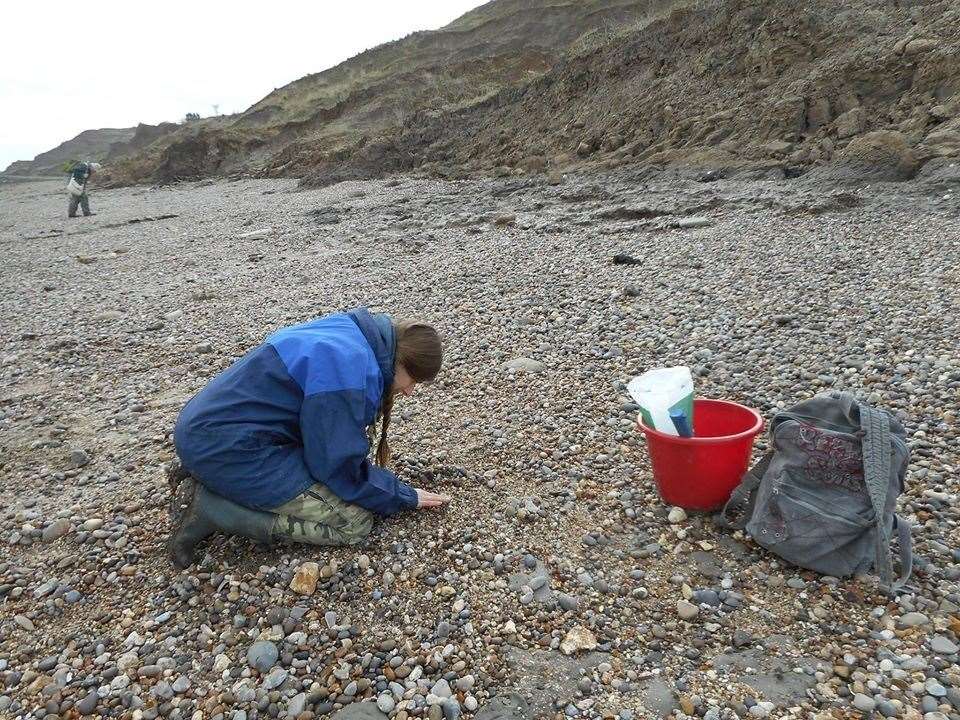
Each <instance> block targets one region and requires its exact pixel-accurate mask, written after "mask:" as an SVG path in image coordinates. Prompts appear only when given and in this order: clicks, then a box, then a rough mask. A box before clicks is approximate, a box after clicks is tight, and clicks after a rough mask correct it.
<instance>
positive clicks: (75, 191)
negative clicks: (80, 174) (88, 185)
mask: <svg viewBox="0 0 960 720" xmlns="http://www.w3.org/2000/svg"><path fill="white" fill-rule="evenodd" d="M67 192H69V193H70V194H71V195H76V196H78V197H79V196H80V195H83V192H84V187H83V185H81V184H80V183H78V182H77V179H76V178H75V177H73V176H71V177H70V182H68V183H67Z"/></svg>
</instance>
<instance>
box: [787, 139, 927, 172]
mask: <svg viewBox="0 0 960 720" xmlns="http://www.w3.org/2000/svg"><path fill="white" fill-rule="evenodd" d="M916 170H917V158H916V155H915V154H914V152H913V150H912V149H911V148H910V146H909V145H908V144H907V140H906V137H905V136H904V135H903V134H902V133H899V132H896V131H889V130H879V131H877V132H871V133H866V134H864V135H860V136H859V137H856V138H854V139H853V140H851V141H850V142H849V143H848V144H847V146H846V147H845V148H843V149H842V150H841V151H840V152H838V153H837V154H836V155H835V156H834V159H833V162H831V163H830V164H829V165H825V166H823V167H818V168H815V169H813V170H811V171H810V172H809V173H807V174H806V175H805V176H804V177H803V182H804V184H818V185H827V184H835V183H843V184H860V183H863V182H881V181H889V182H896V181H900V180H908V179H910V178H912V177H913V176H914V175H915V174H916Z"/></svg>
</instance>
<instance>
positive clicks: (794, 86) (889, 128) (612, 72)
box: [18, 0, 960, 185]
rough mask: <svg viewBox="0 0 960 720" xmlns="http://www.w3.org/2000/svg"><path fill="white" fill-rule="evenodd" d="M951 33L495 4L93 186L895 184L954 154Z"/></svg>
mask: <svg viewBox="0 0 960 720" xmlns="http://www.w3.org/2000/svg"><path fill="white" fill-rule="evenodd" d="M958 23H960V7H958V6H957V5H956V3H954V2H948V1H946V0H944V1H941V2H924V3H919V2H905V3H890V2H888V1H887V0H858V1H857V2H856V3H855V5H854V6H851V5H850V3H849V2H843V1H842V0H813V1H812V2H809V3H796V2H792V1H791V2H788V1H787V0H769V1H767V2H759V1H758V0H642V1H636V0H580V1H575V0H568V1H565V0H496V1H495V2H490V3H488V4H486V5H483V6H482V7H480V8H477V9H476V10H474V11H472V12H470V13H467V14H466V15H464V16H463V17H461V18H460V19H458V20H456V21H455V22H453V23H451V24H450V25H448V26H447V27H445V28H442V29H440V30H436V31H430V32H420V33H414V34H413V35H410V36H409V37H406V38H404V39H402V40H398V41H396V42H392V43H388V44H386V45H382V46H380V47H377V48H374V49H372V50H368V51H366V52H363V53H361V54H359V55H357V56H356V57H354V58H351V59H349V60H347V61H345V62H343V63H341V64H340V65H338V66H336V67H334V68H331V69H329V70H326V71H324V72H321V73H317V74H314V75H308V76H306V77H304V78H301V79H299V80H297V81H295V82H293V83H290V84H289V85H287V86H285V87H283V88H280V89H278V90H275V91H274V92H272V93H270V94H269V95H268V96H267V97H265V98H263V100H261V101H260V102H258V103H256V104H254V105H253V106H252V107H251V108H249V109H248V110H247V111H245V112H243V113H241V114H239V115H235V116H224V117H217V118H208V119H205V120H200V121H197V122H193V123H189V124H186V125H180V126H169V127H168V126H164V127H163V128H162V129H159V130H157V131H156V132H148V131H146V130H142V129H139V128H138V129H137V132H136V133H135V134H134V136H133V137H128V138H126V139H123V140H121V141H119V142H116V143H112V144H111V145H109V146H108V147H109V151H108V156H109V160H110V164H109V167H108V169H107V171H106V173H105V175H106V177H105V178H104V180H106V181H108V182H112V183H114V184H123V183H132V182H171V181H176V180H183V179H197V178H201V177H207V176H214V175H255V176H290V177H300V178H303V179H304V182H305V183H306V184H310V185H316V184H324V183H330V182H335V181H338V180H342V179H345V178H363V177H376V176H380V175H383V174H384V173H389V172H395V171H404V170H411V169H423V170H425V171H428V172H433V173H436V174H439V175H446V176H457V175H464V174H474V173H489V172H496V173H499V174H503V173H524V172H540V171H544V170H550V169H567V168H574V167H591V166H597V167H614V166H618V165H622V164H628V163H644V164H652V165H658V166H659V165H666V164H686V165H693V166H702V167H708V168H711V169H715V170H717V171H719V172H743V171H747V172H754V173H760V174H762V173H765V172H773V173H780V175H781V176H783V175H784V174H785V175H791V176H792V175H800V174H805V173H808V172H810V171H812V170H816V171H817V172H825V173H827V176H828V177H832V178H842V177H846V176H847V175H849V174H850V172H852V176H853V177H862V176H863V174H864V173H866V174H867V175H870V176H875V177H888V178H905V177H911V176H912V175H913V174H915V173H916V172H917V171H918V170H919V169H920V168H922V167H923V166H924V165H925V164H926V163H927V162H928V161H930V160H932V159H936V158H943V157H946V158H950V157H954V156H956V155H957V154H958V153H960V105H958V99H957V97H958V89H960V34H958V33H957V31H956V28H957V27H958ZM141 127H143V126H141ZM96 132H100V133H103V132H107V131H96ZM112 132H123V133H130V132H131V131H130V130H126V131H112ZM71 142H73V141H71ZM65 145H66V144H65ZM61 147H63V146H61ZM58 150H59V148H58ZM54 152H55V151H51V153H54ZM62 154H63V153H62ZM66 154H69V153H66ZM38 159H39V158H38ZM18 165H19V164H18ZM837 167H839V168H840V170H837V171H836V172H835V170H829V171H828V170H822V168H834V169H836V168H837ZM18 169H19V168H18ZM848 171H849V172H848ZM831 173H832V174H831Z"/></svg>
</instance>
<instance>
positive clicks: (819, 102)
mask: <svg viewBox="0 0 960 720" xmlns="http://www.w3.org/2000/svg"><path fill="white" fill-rule="evenodd" d="M832 119H833V115H832V114H831V112H830V101H829V100H827V99H826V98H825V97H818V98H812V99H811V100H810V104H809V105H808V106H807V127H809V128H810V129H811V130H816V129H817V128H818V127H820V126H821V125H828V124H829V123H830V121H831V120H832Z"/></svg>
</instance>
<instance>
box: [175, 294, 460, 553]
mask: <svg viewBox="0 0 960 720" xmlns="http://www.w3.org/2000/svg"><path fill="white" fill-rule="evenodd" d="M441 361H442V348H441V344H440V338H439V337H438V335H437V332H436V331H435V330H434V329H433V328H432V327H430V326H429V325H424V324H422V323H416V322H409V321H403V322H397V323H394V322H393V321H392V320H391V319H390V318H389V317H388V316H386V315H371V314H370V313H369V312H367V310H365V309H362V308H361V309H357V310H353V311H351V312H348V313H344V314H337V315H330V316H328V317H323V318H319V319H317V320H314V321H312V322H308V323H306V324H304V325H296V326H294V327H288V328H284V329H282V330H280V331H278V332H277V333H275V334H273V335H271V336H270V337H269V338H267V340H266V342H265V343H264V344H263V345H261V346H259V347H257V348H255V349H254V350H252V351H251V352H249V353H248V354H247V355H246V356H244V357H243V358H241V359H240V360H238V361H237V362H236V363H235V364H234V365H232V366H231V367H229V368H228V369H227V370H225V371H224V372H223V373H221V374H220V375H218V376H217V377H215V378H214V379H213V380H212V381H211V382H210V384H208V385H207V386H206V387H205V388H204V389H203V390H201V391H200V392H199V393H198V394H197V395H196V396H195V397H194V398H193V399H192V400H190V402H188V403H187V405H186V407H184V409H183V411H182V412H181V413H180V417H179V419H178V420H177V424H176V428H175V429H174V443H175V444H176V447H177V454H178V455H179V456H180V461H181V463H182V468H183V470H184V471H185V472H184V473H183V474H182V475H181V477H183V476H184V475H186V473H189V475H190V476H192V478H194V479H196V481H197V482H196V483H191V484H190V485H186V486H184V487H185V488H186V489H187V491H188V492H189V493H192V497H189V496H188V497H187V502H188V504H187V505H186V507H185V509H182V511H181V512H180V513H179V514H178V516H177V517H176V518H175V520H174V526H173V529H172V532H171V536H170V542H169V551H170V559H171V561H172V562H173V564H174V565H175V566H177V567H178V568H185V567H188V566H189V565H191V564H192V563H193V562H194V548H195V546H196V545H197V543H199V542H200V541H201V540H203V539H204V538H206V537H208V536H209V535H211V534H213V533H214V532H216V531H221V532H225V533H231V534H234V535H243V536H244V537H248V538H251V539H253V540H257V541H260V542H270V541H272V540H280V539H288V540H293V541H297V542H305V543H313V544H315V545H353V544H357V543H359V542H362V541H363V540H364V539H365V538H366V537H367V535H368V534H369V533H370V530H371V528H372V527H373V521H374V515H393V514H394V513H397V512H399V511H401V510H405V509H412V508H427V507H436V506H438V505H442V504H444V503H446V502H449V500H450V498H448V497H445V496H441V495H436V494H434V493H430V492H426V491H424V490H419V489H416V488H412V487H410V486H409V485H407V484H405V483H403V482H401V481H400V480H399V479H397V476H396V475H394V474H393V473H392V472H390V471H389V470H387V469H386V468H385V467H384V466H385V465H386V464H387V463H388V462H389V460H390V447H389V445H388V443H387V430H388V428H389V426H390V412H391V410H392V408H393V401H394V398H395V397H396V396H397V395H408V396H409V395H411V394H412V393H413V390H414V387H415V386H416V384H417V383H419V382H429V381H431V380H433V379H434V378H435V377H436V375H437V373H438V372H439V371H440V365H441ZM378 421H379V424H380V439H379V443H378V446H377V452H376V461H377V465H372V464H371V463H370V461H369V459H368V455H369V451H370V443H371V442H372V440H373V439H374V428H375V426H376V424H377V422H378ZM175 490H176V488H175ZM177 494H179V493H177V492H175V495H177Z"/></svg>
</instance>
